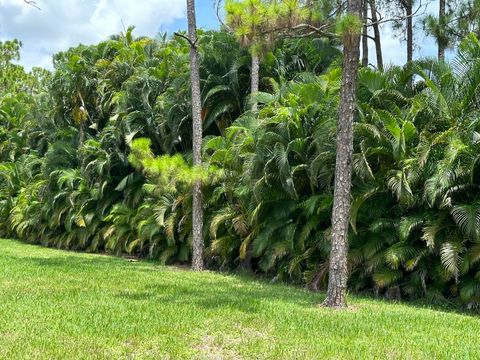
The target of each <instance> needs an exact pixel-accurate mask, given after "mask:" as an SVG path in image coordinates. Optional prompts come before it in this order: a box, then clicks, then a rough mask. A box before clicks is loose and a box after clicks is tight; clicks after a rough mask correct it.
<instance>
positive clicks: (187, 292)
mask: <svg viewBox="0 0 480 360" xmlns="http://www.w3.org/2000/svg"><path fill="white" fill-rule="evenodd" d="M14 258H15V261H18V262H21V263H23V264H25V265H34V266H37V267H40V268H44V267H48V268H55V269H65V268H67V269H78V270H82V269H85V270H86V269H89V270H90V269H94V270H96V271H103V270H102V268H104V270H105V271H110V270H111V269H112V266H115V267H117V269H122V270H128V271H132V272H137V273H145V272H158V271H159V270H160V269H164V268H163V267H157V268H155V263H154V262H152V261H139V262H134V263H130V262H128V261H127V260H125V259H122V258H119V257H112V256H104V255H96V256H92V257H88V258H86V257H78V256H75V255H73V254H72V255H71V253H69V252H65V256H50V257H35V256H32V257H20V256H19V257H15V256H14ZM137 265H140V266H137ZM170 269H172V270H173V271H178V270H177V269H176V268H173V267H172V268H170ZM182 271H185V270H182ZM187 273H188V271H187ZM227 275H228V276H229V277H233V280H234V281H233V282H232V281H230V280H231V279H230V280H222V279H219V280H218V281H213V286H217V287H218V289H217V290H214V289H211V286H212V280H211V279H209V280H208V281H205V279H202V278H199V279H198V280H197V279H196V280H193V279H188V280H182V284H178V283H175V284H173V283H172V280H171V279H168V278H166V279H165V281H156V282H154V283H151V284H149V285H147V286H146V287H145V288H143V289H141V288H139V289H138V290H136V291H129V292H119V293H118V294H117V295H116V296H117V297H120V298H123V299H125V300H131V301H138V300H152V301H168V302H170V303H178V304H179V305H180V304H192V305H195V306H197V307H201V308H204V309H220V308H225V307H233V308H235V309H237V310H240V311H244V312H248V313H251V312H257V313H258V312H265V311H266V309H268V308H269V306H274V304H275V303H276V302H277V303H278V302H280V303H284V304H288V305H289V306H296V307H299V308H303V309H308V308H314V307H315V306H316V305H318V304H320V303H321V302H322V301H323V299H324V293H312V292H306V291H305V290H304V289H302V288H300V287H295V286H292V285H287V284H270V283H268V282H267V281H266V280H265V278H261V277H254V276H252V275H242V274H240V275H238V274H235V273H234V274H227ZM159 276H164V275H163V274H162V272H161V271H160V272H159ZM165 276H168V275H167V274H165ZM190 276H194V273H191V274H190ZM353 296H355V299H356V300H366V301H372V300H374V301H378V302H380V303H382V304H395V303H398V304H401V305H404V306H409V307H413V308H417V309H429V310H434V311H438V312H443V313H455V314H460V315H464V316H472V317H476V318H478V315H479V312H478V311H472V310H468V309H464V308H461V307H459V306H458V305H456V304H454V303H447V302H446V303H440V304H432V303H426V302H422V301H415V302H407V301H397V302H393V301H386V300H383V299H378V298H375V297H373V296H368V295H365V294H353ZM265 304H267V306H265Z"/></svg>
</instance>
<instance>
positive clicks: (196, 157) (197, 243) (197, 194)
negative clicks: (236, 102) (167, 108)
mask: <svg viewBox="0 0 480 360" xmlns="http://www.w3.org/2000/svg"><path fill="white" fill-rule="evenodd" d="M187 17H188V37H189V39H190V80H191V83H192V84H191V85H192V123H193V136H192V138H193V165H194V166H199V165H201V164H202V115H201V112H202V105H201V98H200V71H199V64H198V52H197V23H196V18H195V0H187ZM192 229H193V238H192V247H193V249H192V250H193V251H192V253H193V254H192V269H193V270H197V271H198V270H203V266H204V264H203V247H204V244H203V205H202V183H201V182H200V181H196V182H195V184H194V185H193V212H192Z"/></svg>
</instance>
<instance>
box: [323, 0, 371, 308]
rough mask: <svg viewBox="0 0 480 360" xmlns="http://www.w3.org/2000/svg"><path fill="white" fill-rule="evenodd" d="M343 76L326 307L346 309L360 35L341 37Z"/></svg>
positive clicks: (354, 10)
mask: <svg viewBox="0 0 480 360" xmlns="http://www.w3.org/2000/svg"><path fill="white" fill-rule="evenodd" d="M361 10H362V0H349V1H348V12H349V13H350V14H352V15H355V16H359V17H361V14H362V12H361ZM343 55H344V59H343V76H342V87H341V92H340V101H341V102H340V110H339V120H338V129H337V157H336V164H335V190H334V197H333V212H332V249H331V251H330V263H329V274H328V276H329V278H328V291H327V298H326V299H325V302H324V304H325V305H326V306H329V307H345V306H347V301H346V292H347V280H348V266H347V256H348V223H349V214H350V188H351V183H352V181H351V179H352V153H353V121H354V116H355V108H356V107H355V103H356V86H357V72H358V65H359V64H358V61H359V56H360V34H358V33H355V32H353V31H346V32H345V33H344V34H343Z"/></svg>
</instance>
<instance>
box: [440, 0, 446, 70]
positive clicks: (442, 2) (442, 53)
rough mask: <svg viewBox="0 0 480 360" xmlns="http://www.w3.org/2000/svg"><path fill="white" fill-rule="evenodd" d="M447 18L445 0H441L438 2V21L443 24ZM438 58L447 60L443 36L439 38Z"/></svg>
mask: <svg viewBox="0 0 480 360" xmlns="http://www.w3.org/2000/svg"><path fill="white" fill-rule="evenodd" d="M444 18H445V0H440V1H439V4H438V22H439V23H440V24H441V25H443V24H444ZM438 60H439V61H445V43H444V41H443V37H442V36H440V37H439V39H438Z"/></svg>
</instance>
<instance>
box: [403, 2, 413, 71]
mask: <svg viewBox="0 0 480 360" xmlns="http://www.w3.org/2000/svg"><path fill="white" fill-rule="evenodd" d="M412 2H413V0H404V3H405V13H406V15H407V62H408V63H410V62H412V61H413V4H412Z"/></svg>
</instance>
